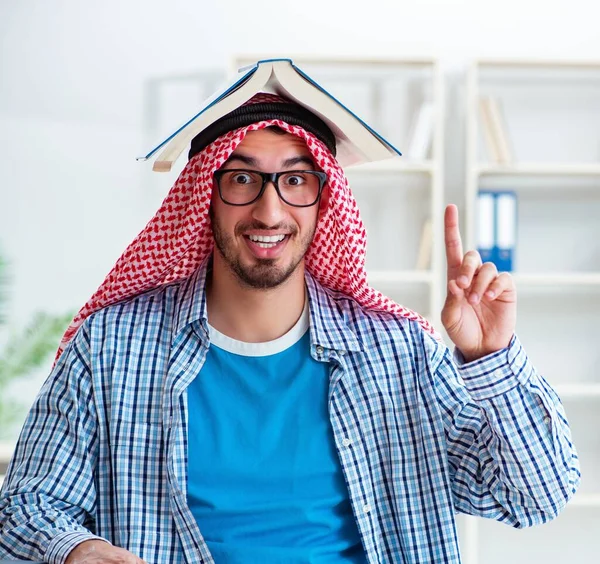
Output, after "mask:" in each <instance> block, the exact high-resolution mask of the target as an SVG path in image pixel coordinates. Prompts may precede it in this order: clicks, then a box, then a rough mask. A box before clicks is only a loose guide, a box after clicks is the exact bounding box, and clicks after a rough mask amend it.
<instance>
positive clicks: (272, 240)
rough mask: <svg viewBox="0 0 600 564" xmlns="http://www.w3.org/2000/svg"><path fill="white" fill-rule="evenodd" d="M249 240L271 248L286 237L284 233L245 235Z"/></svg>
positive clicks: (264, 247) (262, 246)
mask: <svg viewBox="0 0 600 564" xmlns="http://www.w3.org/2000/svg"><path fill="white" fill-rule="evenodd" d="M246 237H248V239H250V241H252V242H253V243H256V244H257V245H258V246H259V247H261V248H263V249H271V248H273V247H275V246H276V245H277V244H278V243H281V241H283V240H284V239H285V238H286V235H283V234H281V235H246Z"/></svg>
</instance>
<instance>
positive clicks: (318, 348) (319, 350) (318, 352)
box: [317, 345, 323, 355]
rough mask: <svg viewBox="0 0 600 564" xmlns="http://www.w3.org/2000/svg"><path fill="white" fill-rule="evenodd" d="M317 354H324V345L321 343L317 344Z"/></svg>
mask: <svg viewBox="0 0 600 564" xmlns="http://www.w3.org/2000/svg"><path fill="white" fill-rule="evenodd" d="M317 354H318V355H321V354H323V347H322V346H321V345H317Z"/></svg>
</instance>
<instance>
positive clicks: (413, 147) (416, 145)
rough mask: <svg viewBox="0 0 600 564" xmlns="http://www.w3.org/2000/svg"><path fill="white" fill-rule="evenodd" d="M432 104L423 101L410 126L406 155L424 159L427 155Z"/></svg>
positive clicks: (431, 134) (430, 132)
mask: <svg viewBox="0 0 600 564" xmlns="http://www.w3.org/2000/svg"><path fill="white" fill-rule="evenodd" d="M434 110H435V108H434V106H433V103H432V102H423V103H422V104H421V106H420V107H419V110H418V111H417V113H416V115H415V117H414V120H413V123H412V125H411V128H410V134H409V138H408V139H409V140H408V148H407V150H406V156H407V157H409V158H410V159H414V160H425V159H426V158H427V157H428V156H429V151H430V148H431V140H432V136H433V122H434Z"/></svg>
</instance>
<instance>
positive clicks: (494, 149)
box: [479, 96, 514, 164]
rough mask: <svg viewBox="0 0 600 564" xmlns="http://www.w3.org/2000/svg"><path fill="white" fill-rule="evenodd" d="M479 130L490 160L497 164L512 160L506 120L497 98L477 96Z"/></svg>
mask: <svg viewBox="0 0 600 564" xmlns="http://www.w3.org/2000/svg"><path fill="white" fill-rule="evenodd" d="M479 114H480V117H481V130H482V133H483V138H484V141H485V145H486V148H487V152H488V156H489V158H490V160H491V161H492V162H494V163H498V164H510V163H512V162H513V160H514V159H513V152H512V149H511V145H510V141H509V137H508V129H507V127H506V120H505V119H504V115H503V113H502V109H501V107H500V101H499V100H498V98H494V97H491V96H482V97H480V98H479Z"/></svg>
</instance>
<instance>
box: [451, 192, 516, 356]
mask: <svg viewBox="0 0 600 564" xmlns="http://www.w3.org/2000/svg"><path fill="white" fill-rule="evenodd" d="M444 238H445V241H446V259H447V261H448V295H447V297H446V303H445V304H444V308H443V309H442V323H443V325H444V328H445V329H446V332H447V333H448V337H450V339H452V342H453V343H454V344H455V345H456V347H457V348H458V350H459V351H460V352H461V353H462V355H463V356H464V357H465V360H466V361H467V362H470V361H473V360H476V359H478V358H481V357H482V356H485V355H487V354H491V353H493V352H495V351H498V350H500V349H503V348H505V347H507V346H508V345H509V343H510V340H511V339H512V336H513V334H514V332H515V326H516V322H517V291H516V288H515V284H514V281H513V279H512V277H511V276H510V274H508V273H506V272H503V273H502V274H498V270H497V269H496V266H495V265H494V264H493V263H491V262H486V263H485V264H482V263H481V257H480V256H479V253H478V252H477V251H469V252H468V253H466V254H465V255H464V256H463V248H462V241H461V238H460V230H459V228H458V210H457V208H456V206H455V205H452V204H451V205H449V206H447V207H446V213H445V215H444Z"/></svg>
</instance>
